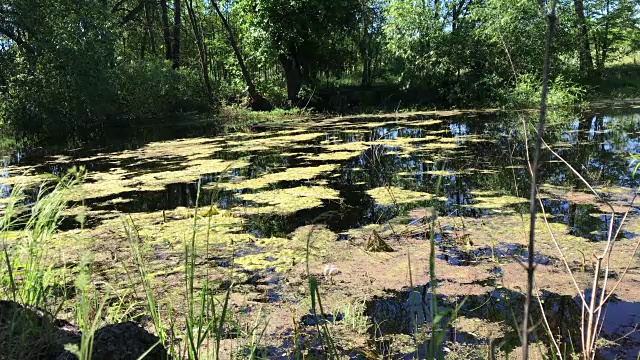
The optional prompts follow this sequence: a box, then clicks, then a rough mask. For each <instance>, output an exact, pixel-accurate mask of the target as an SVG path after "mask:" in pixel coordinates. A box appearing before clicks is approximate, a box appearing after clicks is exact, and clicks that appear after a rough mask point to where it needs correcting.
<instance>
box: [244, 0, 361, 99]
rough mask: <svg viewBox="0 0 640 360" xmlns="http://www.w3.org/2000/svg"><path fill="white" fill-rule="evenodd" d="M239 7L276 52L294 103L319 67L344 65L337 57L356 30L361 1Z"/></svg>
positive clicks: (263, 0) (285, 0)
mask: <svg viewBox="0 0 640 360" xmlns="http://www.w3.org/2000/svg"><path fill="white" fill-rule="evenodd" d="M239 6H241V8H242V12H243V20H244V21H245V22H246V24H247V25H248V26H249V28H251V29H252V30H251V32H252V33H255V34H257V35H256V36H257V37H259V38H260V42H262V44H263V46H265V47H269V48H270V49H271V51H272V52H274V53H275V56H276V57H277V59H278V62H279V63H280V66H281V67H282V71H283V73H284V78H285V83H286V88H287V99H288V100H289V101H290V102H291V103H293V104H296V103H297V102H298V100H299V99H298V94H299V92H300V89H301V88H302V86H303V85H304V84H310V83H311V82H312V81H313V78H314V76H315V74H316V72H317V71H319V70H321V69H322V68H336V67H339V66H340V62H341V61H342V59H343V58H342V59H341V58H340V57H338V56H336V55H337V54H340V53H341V52H343V51H344V48H341V46H342V45H344V44H345V41H343V40H344V38H346V37H348V36H349V34H350V33H352V32H354V31H355V30H356V26H355V25H356V13H357V11H358V9H359V8H360V4H359V0H346V1H337V2H335V1H329V0H300V1H291V0H242V1H241V2H240V4H239ZM340 37H343V39H341V38H340Z"/></svg>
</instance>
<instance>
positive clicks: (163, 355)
mask: <svg viewBox="0 0 640 360" xmlns="http://www.w3.org/2000/svg"><path fill="white" fill-rule="evenodd" d="M158 341H159V339H158V337H157V336H155V335H153V334H151V333H149V332H148V331H146V330H145V329H143V328H142V327H140V326H138V325H137V324H136V323H133V322H125V323H119V324H111V325H107V326H104V327H102V328H100V329H98V331H96V333H95V335H94V339H93V356H92V360H137V359H138V358H140V357H141V356H142V355H143V354H144V353H145V352H147V351H148V350H149V349H150V348H151V347H153V346H154V345H155V347H154V348H153V350H151V352H149V354H147V355H146V356H145V357H144V358H145V359H150V360H156V359H157V360H165V359H168V358H169V356H168V355H167V350H166V349H165V348H164V346H163V345H162V344H158ZM156 344H157V345H156Z"/></svg>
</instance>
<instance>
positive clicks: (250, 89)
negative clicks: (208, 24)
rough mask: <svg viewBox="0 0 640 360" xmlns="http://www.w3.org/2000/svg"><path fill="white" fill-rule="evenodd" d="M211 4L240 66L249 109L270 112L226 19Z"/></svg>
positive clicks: (269, 106) (214, 2)
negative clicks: (254, 82)
mask: <svg viewBox="0 0 640 360" xmlns="http://www.w3.org/2000/svg"><path fill="white" fill-rule="evenodd" d="M211 3H212V4H213V7H214V9H215V10H216V13H218V16H219V17H220V20H222V24H223V25H224V28H225V29H226V30H227V34H228V35H229V43H230V44H231V47H232V48H233V53H234V54H235V56H236V60H237V61H238V65H240V70H241V71H242V77H244V82H245V83H246V84H247V93H248V94H249V100H250V105H251V108H252V109H253V110H256V111H269V110H272V109H273V106H272V105H271V104H270V103H269V101H267V99H265V98H264V97H262V95H260V94H259V93H258V91H257V90H256V87H255V85H254V84H253V81H252V80H251V74H249V71H248V70H247V67H246V66H245V64H244V59H243V58H242V53H241V52H240V49H239V48H238V44H237V43H236V39H235V37H234V36H233V31H232V30H231V26H229V22H228V21H227V18H226V17H225V16H224V15H223V14H222V12H221V11H220V8H219V7H218V3H217V2H216V1H215V0H214V1H212V2H211Z"/></svg>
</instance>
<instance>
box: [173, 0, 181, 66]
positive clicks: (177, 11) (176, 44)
mask: <svg viewBox="0 0 640 360" xmlns="http://www.w3.org/2000/svg"><path fill="white" fill-rule="evenodd" d="M181 6H182V5H181V4H180V0H173V47H172V50H173V56H172V58H173V68H174V69H177V68H179V67H180V27H181V26H182V18H181V13H182V8H181Z"/></svg>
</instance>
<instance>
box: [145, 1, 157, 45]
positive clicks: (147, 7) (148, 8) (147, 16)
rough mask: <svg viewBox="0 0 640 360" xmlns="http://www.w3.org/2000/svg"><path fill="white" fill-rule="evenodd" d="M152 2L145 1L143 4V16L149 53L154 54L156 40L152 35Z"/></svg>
mask: <svg viewBox="0 0 640 360" xmlns="http://www.w3.org/2000/svg"><path fill="white" fill-rule="evenodd" d="M152 4H153V0H145V4H144V15H145V20H146V23H145V27H146V31H147V33H148V34H149V44H150V45H151V53H153V54H154V55H155V54H156V38H155V36H154V34H153V21H152V15H153V5H152Z"/></svg>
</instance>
